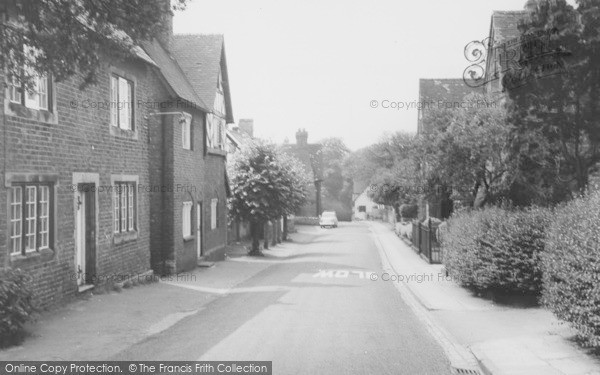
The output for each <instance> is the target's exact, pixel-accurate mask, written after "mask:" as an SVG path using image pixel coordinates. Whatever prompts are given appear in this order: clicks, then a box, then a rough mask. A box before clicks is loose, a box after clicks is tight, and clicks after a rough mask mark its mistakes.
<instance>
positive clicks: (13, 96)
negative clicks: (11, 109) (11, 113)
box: [8, 77, 21, 104]
mask: <svg viewBox="0 0 600 375" xmlns="http://www.w3.org/2000/svg"><path fill="white" fill-rule="evenodd" d="M8 89H9V90H8V93H9V96H10V101H11V102H13V103H19V104H21V82H20V81H19V80H18V79H17V78H16V77H13V78H12V79H11V80H10V81H9V82H8Z"/></svg>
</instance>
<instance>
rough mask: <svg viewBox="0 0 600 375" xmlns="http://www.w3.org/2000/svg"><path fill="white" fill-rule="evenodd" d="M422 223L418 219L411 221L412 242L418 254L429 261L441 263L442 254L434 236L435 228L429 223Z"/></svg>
mask: <svg viewBox="0 0 600 375" xmlns="http://www.w3.org/2000/svg"><path fill="white" fill-rule="evenodd" d="M428 223H429V224H428V225H423V224H421V222H419V221H413V226H412V229H413V235H412V244H413V246H414V248H415V250H416V251H417V252H418V253H419V254H423V256H424V257H425V258H426V259H427V261H428V262H429V263H441V262H442V255H441V248H440V243H439V242H438V240H437V237H436V234H435V232H436V230H435V228H432V227H431V223H430V222H428Z"/></svg>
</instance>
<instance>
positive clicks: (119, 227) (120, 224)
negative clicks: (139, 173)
mask: <svg viewBox="0 0 600 375" xmlns="http://www.w3.org/2000/svg"><path fill="white" fill-rule="evenodd" d="M113 204H114V211H113V212H114V233H126V232H133V231H135V230H136V209H137V205H136V191H135V182H115V184H114V186H113Z"/></svg>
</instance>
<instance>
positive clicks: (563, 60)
mask: <svg viewBox="0 0 600 375" xmlns="http://www.w3.org/2000/svg"><path fill="white" fill-rule="evenodd" d="M577 4H578V7H577V8H574V7H573V6H571V5H569V4H568V3H567V2H566V1H565V0H552V1H550V0H538V1H529V2H528V9H529V10H530V17H528V19H527V20H526V21H525V22H523V23H521V24H520V25H519V28H520V31H521V39H522V40H528V41H529V42H528V43H522V45H521V50H520V55H519V64H518V66H513V67H512V68H511V70H510V71H509V72H508V73H507V75H506V81H505V83H507V84H506V85H505V88H506V90H507V92H508V96H509V98H510V102H509V104H510V105H509V113H510V119H511V122H512V123H513V124H514V129H513V131H512V139H513V140H512V152H513V154H514V156H515V159H516V160H517V161H518V163H519V164H518V166H519V175H518V177H519V179H518V182H519V186H520V189H521V191H523V192H526V193H528V194H529V196H530V198H529V199H530V200H532V201H534V202H536V201H537V203H547V202H548V201H550V202H552V201H560V200H564V199H566V198H568V197H569V196H570V195H572V194H579V193H581V192H583V191H584V189H585V188H586V185H587V183H588V177H589V174H590V172H592V171H593V169H594V167H595V166H596V165H597V163H598V162H599V161H600V108H599V106H600V90H599V89H600V69H599V67H600V1H598V0H578V1H577ZM540 35H542V36H540ZM549 67H550V71H549V70H548V69H549ZM552 67H560V68H561V69H552ZM556 72H559V73H562V74H552V75H550V74H549V73H556ZM513 82H518V83H521V84H520V85H514V84H510V83H513ZM527 186H530V187H531V188H530V189H527Z"/></svg>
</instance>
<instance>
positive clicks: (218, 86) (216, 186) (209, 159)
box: [173, 34, 234, 256]
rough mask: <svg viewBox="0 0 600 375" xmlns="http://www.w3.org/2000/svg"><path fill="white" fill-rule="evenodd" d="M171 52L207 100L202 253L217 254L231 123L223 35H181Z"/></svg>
mask: <svg viewBox="0 0 600 375" xmlns="http://www.w3.org/2000/svg"><path fill="white" fill-rule="evenodd" d="M173 55H174V56H175V58H176V59H177V61H178V62H179V64H180V66H181V68H182V69H183V71H184V73H185V74H186V76H187V77H188V79H189V81H190V83H191V84H192V87H193V88H194V90H195V91H196V92H197V93H198V95H199V96H200V98H201V99H202V100H203V101H204V102H205V103H208V105H209V106H210V109H211V110H210V112H209V113H207V114H206V116H205V117H206V126H205V129H206V132H205V134H204V136H205V146H206V147H205V149H204V163H205V164H204V168H203V170H204V186H203V187H204V202H203V210H204V211H203V213H202V217H203V218H204V219H203V220H202V223H203V236H202V256H210V255H211V254H212V253H214V254H213V255H217V253H215V252H217V251H219V250H223V249H224V248H225V246H226V245H227V226H228V225H227V198H228V197H229V195H230V191H229V181H228V177H227V168H226V162H227V141H226V131H227V124H231V123H233V122H234V121H233V111H232V105H231V93H230V88H229V75H228V73H227V59H226V55H225V40H224V37H223V35H198V34H180V35H175V36H174V37H173Z"/></svg>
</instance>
